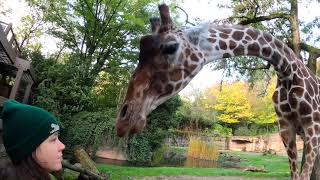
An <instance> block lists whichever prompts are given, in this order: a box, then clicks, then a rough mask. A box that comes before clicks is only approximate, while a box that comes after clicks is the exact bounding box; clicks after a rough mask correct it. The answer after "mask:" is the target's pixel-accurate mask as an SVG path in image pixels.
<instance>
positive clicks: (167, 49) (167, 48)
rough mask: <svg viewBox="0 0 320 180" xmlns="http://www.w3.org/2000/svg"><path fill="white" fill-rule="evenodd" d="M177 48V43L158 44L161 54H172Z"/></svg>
mask: <svg viewBox="0 0 320 180" xmlns="http://www.w3.org/2000/svg"><path fill="white" fill-rule="evenodd" d="M178 48H179V43H173V44H167V45H162V44H161V45H160V50H161V52H162V53H163V54H173V53H175V52H176V51H177V50H178Z"/></svg>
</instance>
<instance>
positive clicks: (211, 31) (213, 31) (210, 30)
mask: <svg viewBox="0 0 320 180" xmlns="http://www.w3.org/2000/svg"><path fill="white" fill-rule="evenodd" d="M209 32H210V33H211V34H215V33H217V32H216V31H215V30H213V29H209Z"/></svg>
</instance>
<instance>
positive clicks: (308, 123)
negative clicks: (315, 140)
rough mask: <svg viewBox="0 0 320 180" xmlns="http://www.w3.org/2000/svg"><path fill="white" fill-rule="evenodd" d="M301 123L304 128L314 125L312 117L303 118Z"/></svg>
mask: <svg viewBox="0 0 320 180" xmlns="http://www.w3.org/2000/svg"><path fill="white" fill-rule="evenodd" d="M301 122H302V123H303V124H304V126H309V125H310V124H311V123H312V118H311V117H310V116H307V117H303V118H301Z"/></svg>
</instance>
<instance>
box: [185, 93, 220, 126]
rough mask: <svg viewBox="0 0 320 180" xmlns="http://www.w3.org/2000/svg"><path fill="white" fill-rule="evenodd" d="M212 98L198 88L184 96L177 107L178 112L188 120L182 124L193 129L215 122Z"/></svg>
mask: <svg viewBox="0 0 320 180" xmlns="http://www.w3.org/2000/svg"><path fill="white" fill-rule="evenodd" d="M212 100H213V99H211V98H208V97H207V96H206V95H205V94H204V93H203V92H201V91H200V90H199V89H197V90H194V91H192V92H191V93H189V94H188V95H187V96H184V98H183V101H182V102H183V103H182V106H181V107H180V108H179V113H180V114H181V115H182V116H183V117H184V119H185V120H187V121H188V124H187V123H185V124H184V126H187V127H190V128H193V129H195V130H199V129H203V128H204V127H208V126H210V127H211V126H212V125H213V124H214V123H215V122H216V112H215V111H214V109H213V108H212V106H213V104H212Z"/></svg>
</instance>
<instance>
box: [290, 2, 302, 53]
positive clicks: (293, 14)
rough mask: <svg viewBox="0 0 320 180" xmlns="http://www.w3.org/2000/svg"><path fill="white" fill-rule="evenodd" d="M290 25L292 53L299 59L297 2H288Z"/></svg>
mask: <svg viewBox="0 0 320 180" xmlns="http://www.w3.org/2000/svg"><path fill="white" fill-rule="evenodd" d="M290 3H291V10H290V18H289V20H290V23H291V33H292V49H293V52H294V53H295V54H296V55H297V56H298V57H299V58H300V57H301V56H300V31H299V20H298V2H297V0H290Z"/></svg>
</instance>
